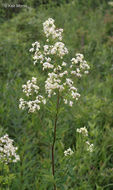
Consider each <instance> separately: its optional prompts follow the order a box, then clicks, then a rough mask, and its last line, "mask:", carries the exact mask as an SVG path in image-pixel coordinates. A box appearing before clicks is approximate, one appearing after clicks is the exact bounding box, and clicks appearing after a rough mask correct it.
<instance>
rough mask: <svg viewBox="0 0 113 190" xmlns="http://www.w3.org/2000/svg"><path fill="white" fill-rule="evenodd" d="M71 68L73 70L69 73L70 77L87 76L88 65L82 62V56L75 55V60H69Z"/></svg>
mask: <svg viewBox="0 0 113 190" xmlns="http://www.w3.org/2000/svg"><path fill="white" fill-rule="evenodd" d="M71 63H72V64H71V66H70V68H72V69H73V68H75V69H74V70H72V71H71V74H72V75H75V76H77V77H82V74H83V73H84V74H88V73H89V69H90V67H89V65H88V64H87V62H86V61H85V60H84V56H83V54H80V53H77V54H76V58H72V59H71Z"/></svg>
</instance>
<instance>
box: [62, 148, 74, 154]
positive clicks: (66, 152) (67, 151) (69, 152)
mask: <svg viewBox="0 0 113 190" xmlns="http://www.w3.org/2000/svg"><path fill="white" fill-rule="evenodd" d="M73 153H74V152H73V151H72V150H71V148H68V149H67V150H65V151H64V155H65V156H71V155H72V154H73Z"/></svg>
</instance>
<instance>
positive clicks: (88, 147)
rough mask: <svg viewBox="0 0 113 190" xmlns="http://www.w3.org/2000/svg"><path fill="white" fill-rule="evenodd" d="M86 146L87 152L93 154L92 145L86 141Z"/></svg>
mask: <svg viewBox="0 0 113 190" xmlns="http://www.w3.org/2000/svg"><path fill="white" fill-rule="evenodd" d="M86 144H87V151H89V152H93V149H94V145H93V144H90V142H89V141H86Z"/></svg>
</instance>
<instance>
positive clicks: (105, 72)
mask: <svg viewBox="0 0 113 190" xmlns="http://www.w3.org/2000/svg"><path fill="white" fill-rule="evenodd" d="M88 2H89V1H88ZM82 3H83V4H82ZM112 12H113V10H112V8H111V7H110V6H108V5H107V4H106V6H105V4H104V3H103V4H99V5H98V6H97V5H96V6H95V8H93V7H92V6H91V5H90V4H88V6H87V4H84V1H81V3H79V2H77V1H72V2H70V3H68V4H63V5H61V6H57V7H54V6H51V4H49V5H48V6H47V8H45V7H44V6H41V7H38V8H32V9H30V10H28V11H26V10H23V11H21V12H20V13H18V14H17V15H15V16H13V18H11V19H9V20H8V21H7V20H6V21H4V22H3V24H1V27H0V39H1V41H0V44H1V45H0V100H1V104H0V128H1V130H2V131H4V132H5V131H7V133H8V134H9V135H10V136H11V137H12V138H13V139H14V140H15V143H16V145H17V146H18V147H19V154H20V157H21V161H20V163H18V164H15V166H12V167H11V171H12V172H13V173H14V174H15V175H16V178H15V179H14V180H13V183H12V184H11V186H10V190H15V189H17V190H19V189H22V190H31V189H33V190H37V189H38V190H52V184H53V179H52V176H51V175H50V170H51V169H50V157H49V156H50V155H49V147H48V141H49V139H48V138H49V137H48V138H47V134H48V130H51V126H50V129H48V126H49V125H50V122H51V121H49V120H48V119H49V118H48V114H46V112H45V111H44V110H42V111H41V112H40V118H41V120H42V121H43V123H42V124H46V125H47V128H44V129H43V127H42V124H41V122H40V120H39V116H37V114H32V115H28V114H27V113H25V112H23V111H21V110H19V108H18V104H19V98H20V97H21V96H22V90H21V86H22V84H24V83H25V82H26V81H27V80H28V79H29V78H31V77H32V76H38V77H39V80H40V83H41V84H42V82H43V79H44V74H45V73H44V74H43V73H41V69H40V66H37V67H36V68H35V67H34V65H33V61H32V57H31V54H30V53H29V49H30V47H31V44H32V43H33V42H34V41H40V42H41V43H42V44H43V43H44V37H43V34H42V23H43V22H44V21H45V20H46V19H47V18H48V17H52V18H54V19H55V23H56V25H57V26H58V27H61V28H63V29H64V42H65V44H66V46H67V47H68V48H69V51H70V55H69V57H68V58H67V62H69V60H70V58H71V57H73V56H74V55H75V53H77V52H80V53H83V54H84V55H85V58H86V60H87V61H88V63H89V64H90V66H91V70H90V74H89V75H88V76H87V77H84V78H83V79H82V80H81V81H78V82H77V86H78V89H79V92H80V94H81V98H80V100H79V102H78V103H77V104H76V106H74V107H73V108H72V109H68V110H66V109H65V110H64V112H63V113H62V115H61V119H59V126H62V129H63V130H64V133H63V131H62V130H61V131H60V133H61V136H62V137H61V138H62V141H61V142H60V144H59V145H58V152H59V158H58V159H59V160H60V162H61V160H62V156H63V155H62V152H63V151H64V149H67V148H68V147H72V148H75V149H76V143H77V141H76V129H77V128H80V127H84V126H87V128H88V130H89V134H90V138H91V140H92V142H93V143H94V146H95V151H94V153H92V156H88V155H87V154H85V153H84V154H82V155H81V153H80V151H79V150H78V151H77V155H75V157H74V159H73V160H72V162H71V163H70V162H69V163H65V162H64V164H65V165H66V164H67V165H69V166H70V171H72V168H75V169H74V170H73V173H71V174H70V173H68V174H67V176H68V177H67V179H65V176H64V175H63V174H62V172H61V171H60V170H58V174H57V175H58V177H59V178H60V179H59V184H60V185H59V187H58V190H69V189H70V190H95V189H96V190H112V189H113V165H112V163H113V143H112V142H113V141H112V138H113V129H112V126H113V117H112V116H113V100H112V97H113V95H112V94H113V82H112V81H113V80H112V75H113V74H112V71H113V64H112V61H113V48H112V45H113V40H112V34H113V32H112V31H113V30H112V29H113V27H112V22H113V16H112ZM59 130H60V129H59ZM62 167H63V165H62ZM71 167H72V168H71ZM61 170H62V171H63V168H61ZM70 176H71V177H70Z"/></svg>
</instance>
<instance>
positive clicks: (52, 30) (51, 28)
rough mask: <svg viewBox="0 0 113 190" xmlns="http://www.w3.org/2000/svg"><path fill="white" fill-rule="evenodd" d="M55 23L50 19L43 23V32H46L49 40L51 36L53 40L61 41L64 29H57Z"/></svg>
mask: <svg viewBox="0 0 113 190" xmlns="http://www.w3.org/2000/svg"><path fill="white" fill-rule="evenodd" d="M54 22H55V21H54V19H52V18H48V20H46V21H45V22H44V23H43V31H44V33H45V35H46V37H47V38H48V37H50V36H51V37H52V39H56V38H57V39H58V40H60V41H61V40H62V32H63V29H62V28H60V29H56V26H55V24H54ZM47 41H48V40H47Z"/></svg>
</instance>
